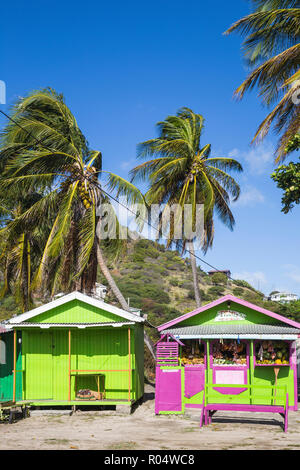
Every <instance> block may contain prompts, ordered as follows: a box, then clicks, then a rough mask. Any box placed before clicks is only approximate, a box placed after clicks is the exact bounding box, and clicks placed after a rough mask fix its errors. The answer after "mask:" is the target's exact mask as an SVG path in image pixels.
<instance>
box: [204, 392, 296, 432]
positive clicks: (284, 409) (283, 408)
mask: <svg viewBox="0 0 300 470" xmlns="http://www.w3.org/2000/svg"><path fill="white" fill-rule="evenodd" d="M219 387H221V388H241V385H233V384H230V385H223V384H222V385H220V384H206V387H205V394H204V395H205V396H204V401H203V412H202V413H201V418H200V427H201V426H202V425H203V419H204V424H205V425H208V424H210V423H211V422H212V416H213V415H214V414H215V413H216V412H217V411H250V412H256V413H257V412H258V413H279V414H280V415H281V416H282V417H283V418H284V432H287V429H288V409H289V397H288V393H287V391H286V386H283V387H279V386H272V385H244V384H243V385H242V388H243V389H247V391H248V390H249V392H250V394H249V403H246V404H243V403H216V402H214V401H213V399H214V397H216V396H218V395H216V394H215V393H213V392H217V391H216V390H215V389H216V388H219ZM254 388H257V389H264V390H269V391H271V392H272V391H273V390H274V395H273V397H272V398H271V400H272V401H273V404H271V405H266V404H261V405H260V404H253V403H251V402H252V401H253V399H254V398H253V396H252V393H251V392H252V390H253V389H254ZM210 390H211V391H210ZM281 390H282V391H283V392H284V395H283V396H284V399H282V398H281V399H280V398H278V396H277V391H281ZM217 393H218V392H217ZM241 393H244V392H241ZM220 395H221V393H220V394H219V396H220ZM222 396H224V395H222ZM225 396H227V397H228V396H230V395H225ZM231 397H233V398H236V397H237V395H231ZM257 399H258V396H257V395H256V396H255V400H256V401H257ZM276 400H277V401H281V403H280V404H278V403H277V404H276Z"/></svg>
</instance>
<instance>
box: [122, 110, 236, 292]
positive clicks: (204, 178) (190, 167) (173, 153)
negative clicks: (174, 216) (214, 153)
mask: <svg viewBox="0 0 300 470" xmlns="http://www.w3.org/2000/svg"><path fill="white" fill-rule="evenodd" d="M203 123H204V119H203V116H201V115H200V114H196V113H194V112H193V111H192V110H191V109H189V108H181V109H180V110H179V111H178V113H177V114H176V115H175V116H168V117H167V118H166V119H165V120H164V121H162V122H159V123H157V128H158V132H159V136H158V137H157V138H154V139H150V140H147V141H145V142H142V143H141V144H139V146H138V157H139V158H148V157H152V158H151V159H150V160H148V161H146V162H144V163H142V164H140V165H138V166H136V167H135V168H134V169H133V170H132V171H131V175H132V179H133V180H136V179H138V178H141V179H143V180H145V179H147V180H148V182H149V189H148V191H147V192H146V194H145V199H146V202H147V204H149V205H151V204H154V203H155V204H160V205H161V206H163V205H164V204H168V205H169V206H170V205H172V204H176V203H177V204H179V205H180V206H181V207H182V208H183V209H184V206H185V205H186V204H191V205H192V218H193V221H192V224H193V225H194V223H195V220H194V219H195V217H196V205H197V204H203V206H204V233H202V234H200V233H199V234H197V236H196V237H193V239H192V240H189V239H186V238H183V239H182V240H181V241H182V243H183V247H185V244H186V243H187V242H188V243H191V242H193V240H194V239H195V238H200V239H201V244H202V249H203V251H206V250H207V249H208V247H210V246H211V245H212V243H213V237H214V229H213V226H214V224H213V216H214V213H216V214H217V215H218V216H219V218H220V219H221V220H222V222H223V223H225V224H226V225H227V226H228V227H229V228H230V229H232V228H233V226H234V217H233V214H232V212H231V210H230V207H229V205H230V199H232V200H233V201H235V200H237V198H238V197H239V194H240V188H239V185H238V184H237V183H236V181H235V180H234V179H233V177H232V176H231V175H229V174H228V171H238V172H240V171H242V166H241V165H240V163H239V162H237V161H236V160H234V159H232V158H226V157H211V156H210V153H211V146H210V144H207V145H205V146H203V147H202V146H201V144H200V138H201V134H202V131H203ZM153 157H154V158H153ZM164 210H165V209H162V213H163V211H164ZM168 238H169V242H170V241H171V240H172V239H173V230H172V227H170V230H169V234H168ZM189 246H190V248H191V249H192V250H193V247H191V245H189ZM192 258H193V259H192ZM192 258H191V261H194V257H192ZM196 297H197V296H196Z"/></svg>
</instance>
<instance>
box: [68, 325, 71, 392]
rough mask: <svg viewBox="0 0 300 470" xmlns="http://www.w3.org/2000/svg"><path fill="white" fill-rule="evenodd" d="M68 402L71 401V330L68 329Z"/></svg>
mask: <svg viewBox="0 0 300 470" xmlns="http://www.w3.org/2000/svg"><path fill="white" fill-rule="evenodd" d="M68 400H69V401H71V330H70V329H69V394H68Z"/></svg>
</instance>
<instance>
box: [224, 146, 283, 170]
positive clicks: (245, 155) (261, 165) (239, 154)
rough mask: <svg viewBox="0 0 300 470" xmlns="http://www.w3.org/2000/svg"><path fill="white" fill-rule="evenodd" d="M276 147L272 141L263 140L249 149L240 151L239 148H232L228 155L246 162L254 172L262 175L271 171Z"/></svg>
mask: <svg viewBox="0 0 300 470" xmlns="http://www.w3.org/2000/svg"><path fill="white" fill-rule="evenodd" d="M274 154H275V148H274V146H273V145H272V144H271V143H270V142H266V141H264V142H262V143H261V144H258V145H255V146H253V147H251V148H250V150H248V151H246V152H245V151H240V150H239V149H237V148H234V149H232V150H231V151H230V152H229V154H228V156H229V157H232V158H235V159H237V160H239V161H240V162H241V163H242V164H243V162H245V163H246V164H247V165H248V166H249V171H250V173H252V174H256V175H261V174H263V173H265V172H269V171H270V167H271V164H272V162H273V161H274Z"/></svg>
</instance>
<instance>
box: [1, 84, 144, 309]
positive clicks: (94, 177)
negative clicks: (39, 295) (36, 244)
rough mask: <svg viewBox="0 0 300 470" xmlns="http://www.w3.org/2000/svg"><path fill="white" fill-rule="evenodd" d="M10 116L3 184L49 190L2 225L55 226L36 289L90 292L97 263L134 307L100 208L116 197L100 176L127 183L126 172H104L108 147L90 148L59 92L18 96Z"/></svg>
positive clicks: (3, 153)
mask: <svg viewBox="0 0 300 470" xmlns="http://www.w3.org/2000/svg"><path fill="white" fill-rule="evenodd" d="M11 119H12V120H13V121H10V122H9V123H8V124H7V126H6V128H5V129H4V131H3V133H2V139H1V140H2V142H1V143H2V145H1V151H0V162H1V163H0V164H1V165H2V168H3V173H2V174H3V177H2V179H1V182H0V185H1V188H2V190H3V191H11V189H12V188H18V189H19V190H20V191H22V192H23V193H26V192H29V191H32V190H38V191H39V192H40V193H42V194H43V195H42V197H41V198H39V200H37V201H36V202H35V203H34V204H33V205H32V206H30V207H29V208H27V209H26V210H24V211H22V212H21V213H20V214H19V215H18V216H16V217H15V218H14V219H13V221H11V222H10V223H9V224H8V227H6V228H5V229H3V230H4V231H6V232H7V230H8V228H9V229H12V227H13V228H14V229H15V230H16V229H19V230H20V228H21V227H24V226H31V227H34V226H36V225H37V223H40V221H41V220H43V219H47V220H49V221H50V224H51V229H50V230H49V233H48V236H47V240H46V243H45V246H44V249H43V252H42V255H41V259H40V263H39V265H38V267H37V269H36V272H35V274H34V277H33V280H32V289H42V288H43V287H45V286H47V288H48V289H50V291H51V292H52V294H53V293H54V292H55V291H56V290H57V289H58V288H60V287H62V288H64V289H66V290H72V289H74V288H76V289H79V290H83V291H91V290H92V288H93V286H94V284H95V282H96V275H97V262H98V264H99V266H100V269H101V270H102V272H103V274H104V276H105V277H106V279H107V281H108V283H109V285H110V287H111V289H112V291H113V293H114V295H115V296H116V298H117V300H118V301H119V303H120V304H121V306H122V308H123V309H125V310H128V309H129V307H128V305H127V302H126V300H125V299H124V297H123V295H122V294H121V292H120V290H119V289H118V287H117V285H116V283H115V281H114V280H113V278H112V276H111V274H110V272H109V270H108V268H107V266H106V263H105V260H104V257H103V253H102V249H101V246H100V242H101V240H100V239H99V233H100V227H101V214H100V212H99V208H100V207H101V205H102V204H103V203H106V204H109V202H110V201H109V199H108V197H107V195H106V194H105V193H104V192H103V191H102V188H101V185H100V176H101V175H103V174H105V173H107V175H108V182H110V181H111V180H112V179H113V180H114V183H115V184H116V182H118V181H119V182H120V185H121V184H122V183H123V180H122V178H120V177H118V176H117V175H114V174H111V173H109V172H104V171H103V170H102V155H101V152H99V151H91V150H90V149H89V148H88V144H87V141H86V139H85V137H84V136H83V134H82V132H81V131H80V129H79V127H78V125H77V122H76V120H75V117H74V116H73V114H72V113H71V111H70V110H69V108H68V107H67V106H66V104H65V103H64V100H63V97H62V95H58V94H57V93H56V92H55V91H54V90H51V89H47V90H42V91H35V92H33V93H31V94H30V95H29V96H28V97H26V98H21V99H20V100H18V102H17V103H16V105H15V106H14V108H13V110H12V113H11ZM128 185H130V184H129V183H128ZM131 189H132V193H133V192H134V191H135V193H134V194H133V196H132V199H133V200H135V199H137V198H139V197H141V195H140V193H139V191H138V190H135V188H134V186H133V185H131ZM141 199H142V197H141Z"/></svg>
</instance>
